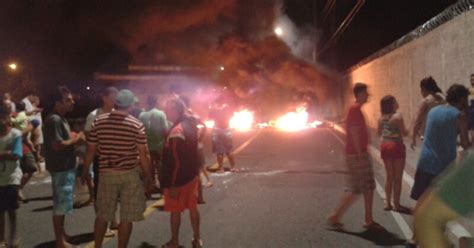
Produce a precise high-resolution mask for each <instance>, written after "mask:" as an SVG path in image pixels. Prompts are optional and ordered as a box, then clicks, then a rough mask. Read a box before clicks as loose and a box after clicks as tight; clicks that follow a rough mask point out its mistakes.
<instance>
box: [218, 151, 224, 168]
mask: <svg viewBox="0 0 474 248" xmlns="http://www.w3.org/2000/svg"><path fill="white" fill-rule="evenodd" d="M217 164H218V165H219V168H218V169H217V171H222V170H223V169H224V154H219V153H218V154H217Z"/></svg>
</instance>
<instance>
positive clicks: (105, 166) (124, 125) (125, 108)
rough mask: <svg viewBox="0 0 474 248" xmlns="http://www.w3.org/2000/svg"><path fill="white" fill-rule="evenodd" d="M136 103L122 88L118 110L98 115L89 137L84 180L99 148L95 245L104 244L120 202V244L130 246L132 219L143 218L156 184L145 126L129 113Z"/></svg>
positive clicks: (130, 93)
mask: <svg viewBox="0 0 474 248" xmlns="http://www.w3.org/2000/svg"><path fill="white" fill-rule="evenodd" d="M135 103H136V98H135V96H134V94H133V93H132V92H131V91H129V90H121V91H119V93H118V94H117V98H116V102H115V107H116V108H115V111H113V112H110V113H107V114H103V115H100V116H98V117H97V118H96V120H95V121H94V123H93V124H92V129H91V131H90V133H89V136H88V138H87V141H88V146H87V153H86V157H85V159H84V165H85V167H87V168H84V170H83V171H82V178H83V181H85V180H87V179H88V178H89V173H88V171H89V170H88V169H89V168H88V167H89V166H90V164H91V162H92V160H93V158H94V155H95V153H96V151H97V152H98V157H99V174H100V177H101V178H100V181H99V185H98V192H97V202H96V207H97V217H96V220H95V227H94V233H95V247H96V248H100V247H102V242H103V239H104V235H105V232H106V230H107V222H110V221H113V220H114V219H115V212H116V210H117V205H118V203H119V202H120V224H119V228H118V247H119V248H126V247H127V244H128V241H129V239H130V234H131V232H132V225H133V224H132V222H135V221H141V220H143V219H144V217H143V212H144V211H145V207H146V197H145V193H148V192H145V188H146V191H148V190H150V189H151V187H153V181H152V177H151V167H150V158H149V154H148V148H147V141H146V135H145V128H144V126H143V124H142V123H141V122H140V121H139V120H137V119H136V118H134V117H133V116H131V115H130V114H129V112H130V110H131V109H132V108H133V105H134V104H135ZM142 178H143V180H142Z"/></svg>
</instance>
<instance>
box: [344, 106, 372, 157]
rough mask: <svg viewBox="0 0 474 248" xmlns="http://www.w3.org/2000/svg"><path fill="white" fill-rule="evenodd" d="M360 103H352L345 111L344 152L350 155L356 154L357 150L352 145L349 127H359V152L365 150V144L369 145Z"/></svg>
mask: <svg viewBox="0 0 474 248" xmlns="http://www.w3.org/2000/svg"><path fill="white" fill-rule="evenodd" d="M361 107H362V105H361V104H359V103H354V104H353V105H352V106H351V107H350V108H349V112H348V113H347V117H346V135H347V138H346V154H349V155H352V154H357V151H356V149H355V147H354V140H353V139H352V134H351V133H349V132H350V129H351V128H353V127H358V129H359V141H358V143H359V146H360V151H361V152H367V146H368V145H369V132H368V131H367V125H366V123H365V118H364V114H362V110H361Z"/></svg>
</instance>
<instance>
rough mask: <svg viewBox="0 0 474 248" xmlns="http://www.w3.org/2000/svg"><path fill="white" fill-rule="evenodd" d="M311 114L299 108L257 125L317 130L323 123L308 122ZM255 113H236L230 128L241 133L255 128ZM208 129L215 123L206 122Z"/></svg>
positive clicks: (291, 130) (284, 128)
mask: <svg viewBox="0 0 474 248" xmlns="http://www.w3.org/2000/svg"><path fill="white" fill-rule="evenodd" d="M308 117H309V114H308V112H307V111H306V108H305V107H299V108H297V109H296V111H294V112H288V113H286V114H284V115H282V116H280V117H279V118H277V119H276V120H272V121H269V122H262V123H257V124H256V127H258V128H276V129H278V130H280V131H284V132H297V131H302V130H305V129H308V128H317V127H319V126H320V125H322V124H323V122H321V121H318V120H316V121H313V122H308ZM254 120H255V118H254V113H253V112H252V111H250V110H248V109H244V110H241V111H237V112H234V114H233V116H232V118H231V119H230V121H229V126H230V128H232V129H234V130H236V131H239V132H246V131H249V130H251V129H252V128H253V127H254ZM204 123H205V125H206V127H208V128H213V127H214V125H215V123H214V121H213V120H207V121H205V122H204Z"/></svg>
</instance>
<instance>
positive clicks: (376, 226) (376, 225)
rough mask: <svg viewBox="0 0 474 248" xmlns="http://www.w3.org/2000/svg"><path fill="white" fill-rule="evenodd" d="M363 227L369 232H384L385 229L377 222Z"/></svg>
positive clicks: (368, 223)
mask: <svg viewBox="0 0 474 248" xmlns="http://www.w3.org/2000/svg"><path fill="white" fill-rule="evenodd" d="M363 227H364V228H365V229H368V230H383V229H385V228H384V227H383V226H382V225H380V224H379V223H377V222H375V221H371V222H367V223H365V224H364V225H363Z"/></svg>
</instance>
